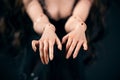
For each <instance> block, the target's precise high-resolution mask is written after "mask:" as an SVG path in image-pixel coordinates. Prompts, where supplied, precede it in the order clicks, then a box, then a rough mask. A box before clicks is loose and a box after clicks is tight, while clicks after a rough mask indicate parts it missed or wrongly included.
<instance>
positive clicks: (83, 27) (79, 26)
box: [71, 15, 87, 31]
mask: <svg viewBox="0 0 120 80" xmlns="http://www.w3.org/2000/svg"><path fill="white" fill-rule="evenodd" d="M71 18H72V19H73V20H74V21H76V22H78V23H79V25H78V26H76V29H78V28H82V29H83V30H85V31H86V29H87V25H86V23H85V22H84V21H83V20H82V18H80V17H79V16H77V15H72V16H71Z"/></svg>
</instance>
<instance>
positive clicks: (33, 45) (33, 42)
mask: <svg viewBox="0 0 120 80" xmlns="http://www.w3.org/2000/svg"><path fill="white" fill-rule="evenodd" d="M37 45H39V41H37V40H32V49H33V50H34V52H36V50H37Z"/></svg>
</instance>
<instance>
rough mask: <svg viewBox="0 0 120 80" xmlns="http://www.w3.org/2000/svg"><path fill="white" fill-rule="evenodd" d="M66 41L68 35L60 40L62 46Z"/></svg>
mask: <svg viewBox="0 0 120 80" xmlns="http://www.w3.org/2000/svg"><path fill="white" fill-rule="evenodd" d="M67 39H68V35H66V36H64V37H63V38H62V44H64V43H65V42H66V41H67Z"/></svg>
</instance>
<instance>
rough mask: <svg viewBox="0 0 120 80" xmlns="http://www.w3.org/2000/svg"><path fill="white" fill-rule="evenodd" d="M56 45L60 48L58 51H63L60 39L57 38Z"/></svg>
mask: <svg viewBox="0 0 120 80" xmlns="http://www.w3.org/2000/svg"><path fill="white" fill-rule="evenodd" d="M56 44H57V46H58V49H59V50H62V44H61V42H60V40H59V38H56Z"/></svg>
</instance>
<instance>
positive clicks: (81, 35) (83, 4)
mask: <svg viewBox="0 0 120 80" xmlns="http://www.w3.org/2000/svg"><path fill="white" fill-rule="evenodd" d="M92 2H93V0H79V1H78V2H77V4H76V5H75V7H74V9H73V11H72V8H73V5H74V3H75V0H45V4H46V10H47V12H48V13H49V14H50V17H51V18H52V19H54V20H56V21H57V20H59V19H61V18H66V17H68V16H70V15H71V16H70V17H69V19H68V20H67V22H66V24H65V26H64V28H65V31H66V32H67V34H66V35H65V36H64V37H63V38H62V41H60V40H59V38H58V36H57V35H56V33H55V26H54V25H53V24H51V23H50V21H49V19H48V16H47V15H46V14H44V12H43V9H42V7H41V4H40V3H39V2H38V0H23V3H24V6H25V9H26V12H27V13H28V15H29V17H30V18H31V20H32V22H33V28H34V31H35V32H36V33H38V34H39V35H41V38H40V39H39V40H33V41H32V48H33V50H34V51H35V52H36V50H37V48H38V49H39V54H40V59H41V61H42V63H43V64H48V62H49V59H50V60H53V58H54V50H53V49H54V45H55V44H57V46H58V49H59V50H62V44H64V43H66V52H67V54H66V59H69V58H70V56H72V57H73V58H76V57H77V55H78V52H79V50H80V48H81V46H83V48H84V50H87V49H88V45H87V39H86V35H85V31H86V29H87V26H86V24H85V23H84V22H85V21H86V19H87V17H88V14H89V11H90V8H91V5H92Z"/></svg>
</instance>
